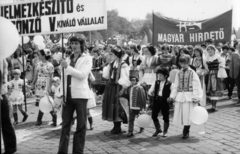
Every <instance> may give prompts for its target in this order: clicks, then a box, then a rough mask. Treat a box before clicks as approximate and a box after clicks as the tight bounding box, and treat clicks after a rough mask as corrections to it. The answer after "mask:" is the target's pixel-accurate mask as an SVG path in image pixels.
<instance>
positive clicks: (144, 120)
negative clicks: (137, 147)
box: [137, 114, 152, 128]
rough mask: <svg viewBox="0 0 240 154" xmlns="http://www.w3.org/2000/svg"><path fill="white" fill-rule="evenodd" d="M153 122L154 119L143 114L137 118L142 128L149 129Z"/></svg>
mask: <svg viewBox="0 0 240 154" xmlns="http://www.w3.org/2000/svg"><path fill="white" fill-rule="evenodd" d="M151 122H152V118H151V117H150V116H149V115H148V114H141V115H140V116H139V117H138V118H137V123H138V125H139V126H140V127H142V128H146V127H149V126H150V124H151Z"/></svg>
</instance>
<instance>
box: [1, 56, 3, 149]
mask: <svg viewBox="0 0 240 154" xmlns="http://www.w3.org/2000/svg"><path fill="white" fill-rule="evenodd" d="M0 63H2V64H0V65H3V60H0ZM2 68H3V67H2ZM2 71H3V70H1V69H0V94H1V95H2V83H3V80H2V75H3V74H2ZM1 104H2V99H0V111H1V113H0V145H1V148H0V153H2V105H1Z"/></svg>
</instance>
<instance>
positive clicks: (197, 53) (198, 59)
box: [192, 47, 208, 106]
mask: <svg viewBox="0 0 240 154" xmlns="http://www.w3.org/2000/svg"><path fill="white" fill-rule="evenodd" d="M193 51H194V53H193V60H192V66H194V67H195V68H196V73H197V75H198V77H199V79H200V81H201V86H202V89H203V97H202V100H201V101H200V104H201V106H206V84H205V75H206V74H207V72H208V68H207V64H206V60H205V59H204V58H203V51H202V48H201V47H196V48H194V50H193Z"/></svg>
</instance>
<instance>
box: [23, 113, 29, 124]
mask: <svg viewBox="0 0 240 154" xmlns="http://www.w3.org/2000/svg"><path fill="white" fill-rule="evenodd" d="M27 118H28V115H27V114H25V115H24V116H23V120H22V122H25V121H26V120H27Z"/></svg>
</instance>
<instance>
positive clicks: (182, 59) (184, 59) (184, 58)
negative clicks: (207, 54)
mask: <svg viewBox="0 0 240 154" xmlns="http://www.w3.org/2000/svg"><path fill="white" fill-rule="evenodd" d="M190 60H191V57H190V56H189V55H182V56H181V57H180V58H179V62H182V63H187V64H188V65H189V63H190Z"/></svg>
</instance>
